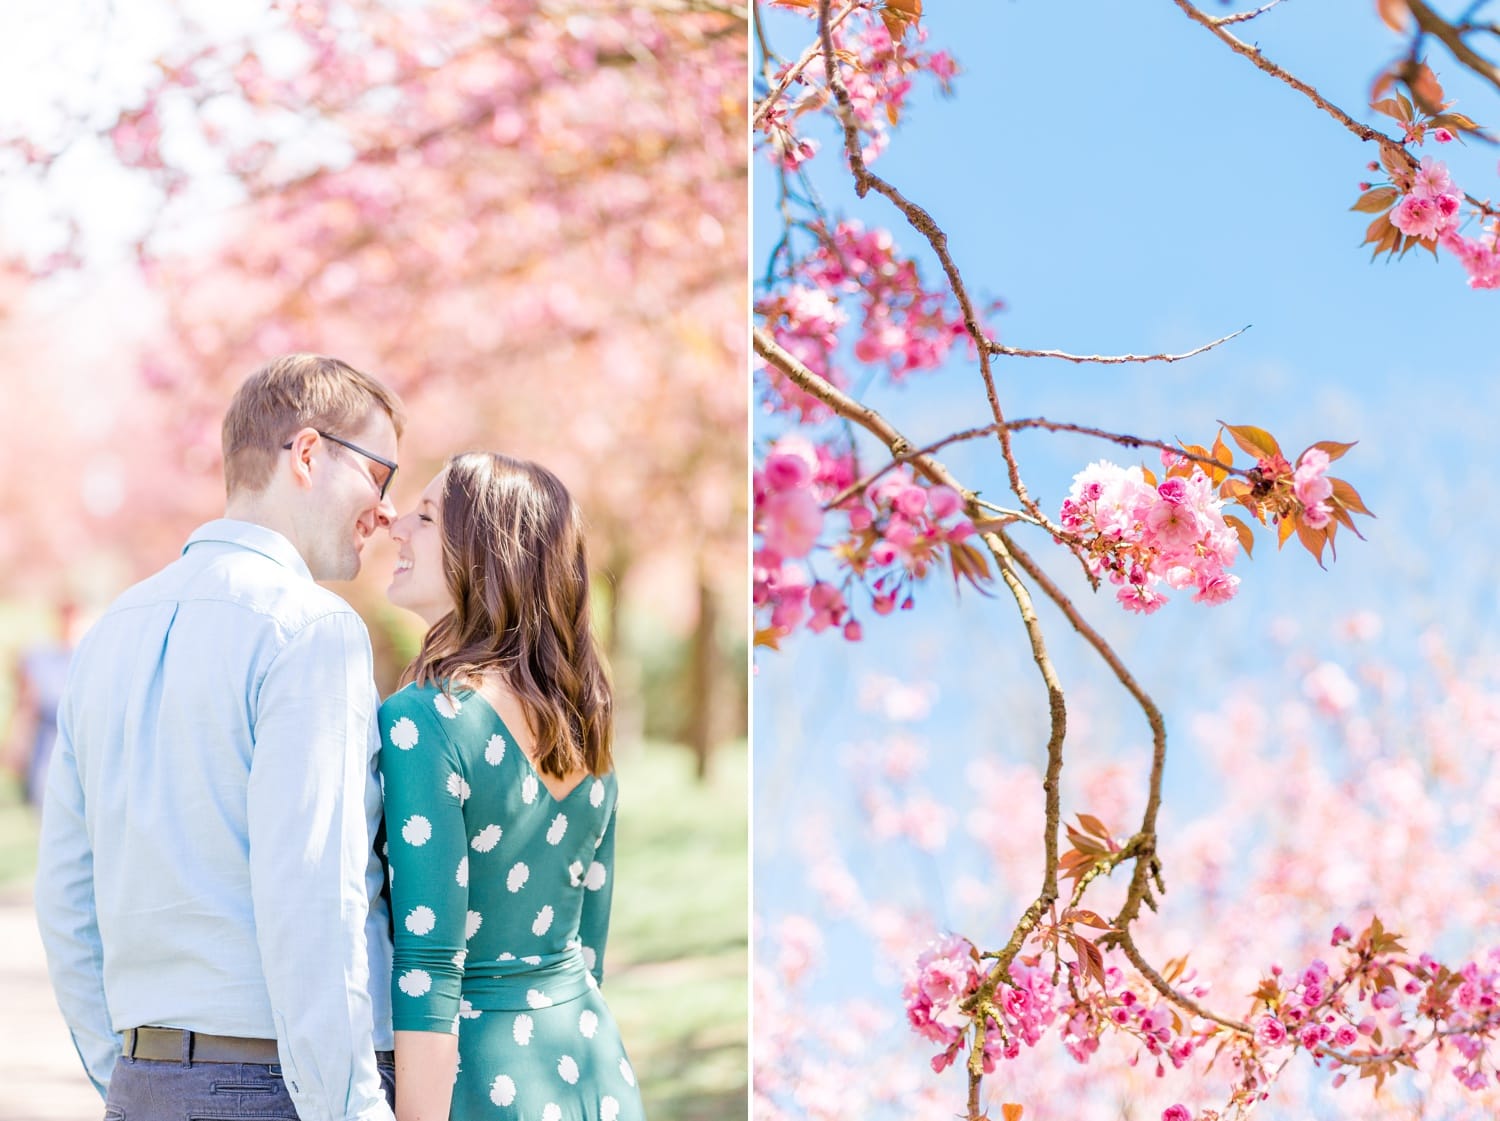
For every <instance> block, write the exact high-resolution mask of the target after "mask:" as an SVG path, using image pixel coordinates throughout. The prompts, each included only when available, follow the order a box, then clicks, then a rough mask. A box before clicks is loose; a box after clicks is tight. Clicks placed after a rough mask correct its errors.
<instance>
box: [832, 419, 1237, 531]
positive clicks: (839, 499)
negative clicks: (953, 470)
mask: <svg viewBox="0 0 1500 1121" xmlns="http://www.w3.org/2000/svg"><path fill="white" fill-rule="evenodd" d="M1002 427H1004V428H1008V429H1010V431H1012V432H1019V431H1023V430H1025V429H1028V428H1040V429H1043V430H1045V431H1047V432H1073V433H1076V434H1077V435H1080V436H1093V437H1096V438H1097V439H1100V440H1108V441H1109V442H1110V443H1112V444H1119V445H1120V446H1121V447H1126V448H1158V449H1160V450H1161V451H1164V452H1171V453H1172V454H1173V455H1175V456H1178V457H1180V458H1182V459H1186V460H1189V461H1190V462H1194V463H1201V464H1203V465H1204V466H1206V467H1216V468H1218V469H1220V470H1222V471H1227V472H1229V473H1230V474H1231V475H1240V476H1242V477H1244V478H1249V477H1250V468H1248V467H1235V466H1233V465H1231V464H1227V463H1224V462H1222V461H1221V460H1218V459H1215V458H1214V457H1213V456H1210V455H1199V454H1198V453H1197V452H1191V451H1188V450H1187V449H1186V448H1183V447H1180V446H1178V445H1176V444H1168V443H1165V442H1164V441H1161V440H1151V439H1148V438H1146V437H1144V436H1131V435H1129V434H1127V433H1124V432H1107V431H1105V430H1104V429H1102V428H1092V427H1090V426H1088V425H1086V424H1070V423H1068V422H1066V421H1060V420H1048V419H1047V418H1046V417H1040V416H1038V417H1025V418H1023V419H1021V420H1008V421H1006V422H1005V423H1004V425H999V424H986V425H983V426H982V427H979V428H967V429H965V430H964V431H962V432H954V433H953V434H952V435H949V436H944V437H943V438H942V439H941V440H936V441H934V442H933V443H931V444H928V445H927V446H925V447H921V448H916V449H914V450H912V451H909V452H906V453H905V454H904V455H898V456H894V457H892V459H891V460H890V462H889V463H887V464H886V465H885V466H884V467H881V468H880V469H879V470H878V471H874V472H872V473H870V474H868V475H866V476H864V477H863V478H861V479H859V480H857V481H855V482H853V483H850V484H849V485H848V486H847V487H845V488H844V489H843V490H841V491H839V493H838V494H836V495H834V497H832V498H831V499H829V500H828V501H827V502H825V503H824V504H823V509H825V510H833V509H836V508H837V507H839V506H842V505H843V504H844V503H845V502H847V501H849V499H851V498H853V497H854V496H855V495H856V494H859V493H860V492H861V491H863V490H864V489H865V488H866V487H868V486H870V485H871V484H872V483H875V482H877V481H879V480H880V479H881V478H882V477H883V476H884V475H885V474H886V473H887V472H889V471H893V470H894V469H895V468H897V467H899V466H901V465H902V464H904V463H910V462H911V461H912V460H913V459H916V458H917V457H918V456H923V455H932V454H934V453H935V452H940V451H942V450H943V449H944V448H946V447H948V446H950V445H952V444H961V443H964V442H965V441H968V440H977V439H979V438H981V437H984V436H989V435H992V434H993V433H994V432H995V431H996V430H997V429H999V428H1002ZM1017 517H1018V518H1019V519H1020V520H1022V521H1029V522H1031V523H1032V524H1034V525H1042V523H1041V522H1038V521H1036V519H1034V518H1032V517H1031V516H1030V515H1020V514H1018V515H1017ZM1042 528H1044V529H1048V528H1049V527H1047V526H1044V525H1043V526H1042ZM1065 536H1066V535H1065Z"/></svg>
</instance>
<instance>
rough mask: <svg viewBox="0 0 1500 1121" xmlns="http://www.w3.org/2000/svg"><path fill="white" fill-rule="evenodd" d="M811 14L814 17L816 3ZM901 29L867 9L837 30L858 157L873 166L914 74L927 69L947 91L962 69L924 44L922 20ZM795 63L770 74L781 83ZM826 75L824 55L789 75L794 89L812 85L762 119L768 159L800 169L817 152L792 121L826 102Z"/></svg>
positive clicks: (839, 24)
mask: <svg viewBox="0 0 1500 1121" xmlns="http://www.w3.org/2000/svg"><path fill="white" fill-rule="evenodd" d="M798 6H799V7H806V6H804V5H798ZM806 14H808V15H809V16H811V17H813V18H816V6H812V7H811V9H809V10H807V13H806ZM897 26H898V27H900V28H901V31H900V33H898V34H897V35H892V33H891V25H890V24H888V23H886V22H885V21H884V20H882V19H880V18H878V17H877V15H876V13H875V11H874V10H873V9H866V10H856V11H853V12H850V13H849V15H848V18H847V19H846V20H840V21H835V23H834V25H833V27H832V28H831V35H832V39H833V47H834V51H835V53H836V55H837V56H838V59H839V62H840V68H839V69H840V76H841V77H842V78H843V81H844V88H845V89H846V90H847V91H848V93H849V106H850V110H851V112H850V116H851V119H852V123H853V124H854V127H855V128H856V129H858V130H859V132H860V134H861V135H862V136H863V138H864V139H863V143H862V144H861V145H860V156H861V158H862V159H864V161H865V162H866V163H872V162H873V161H875V160H876V159H878V158H879V157H880V154H881V153H882V152H884V151H885V148H886V145H887V144H888V143H889V141H890V128H891V125H892V124H893V123H894V122H896V121H898V120H899V119H900V117H901V113H902V112H903V111H904V110H905V108H906V102H907V98H908V96H909V95H910V93H911V90H912V83H913V78H914V76H915V75H917V74H920V73H923V72H926V73H928V74H930V75H932V76H933V77H934V78H936V79H937V81H938V83H939V86H940V88H941V89H942V90H944V91H945V92H946V91H948V90H949V89H950V88H951V84H952V81H953V78H954V77H955V76H956V75H957V73H958V65H957V63H955V62H954V60H953V56H952V55H950V54H949V53H948V52H947V51H924V50H922V49H921V48H920V46H919V44H921V43H923V42H925V41H926V39H927V30H926V28H924V27H922V26H920V24H917V25H916V26H915V28H914V29H913V27H912V26H911V25H909V24H906V23H905V21H898V24H897ZM797 65H798V63H793V62H788V63H785V64H783V65H782V66H781V67H779V68H778V69H777V70H776V71H775V72H774V73H773V74H772V75H771V80H772V82H774V83H776V84H780V83H781V82H783V81H785V80H787V78H788V75H791V74H792V72H793V68H794V67H795V66H797ZM809 69H811V70H812V74H811V75H809V73H808V70H809ZM823 72H824V71H823V65H822V62H821V60H818V61H815V62H813V63H812V65H811V67H805V68H804V69H803V70H802V71H800V72H798V73H796V74H795V75H794V76H793V77H792V79H791V85H792V86H793V87H812V88H809V89H807V92H805V93H802V94H800V95H796V96H791V97H789V98H788V103H787V104H784V105H783V104H777V105H775V106H772V107H770V108H769V109H768V110H767V112H766V113H765V114H764V115H763V116H762V117H761V121H760V128H761V132H762V133H763V134H764V137H765V145H764V146H765V152H766V157H767V158H768V159H769V160H770V161H771V162H772V163H773V164H775V165H776V166H778V167H781V168H782V169H784V170H786V171H796V170H797V169H798V168H800V167H801V166H802V165H803V164H804V163H806V162H807V161H808V160H810V159H812V158H813V157H814V156H815V155H817V153H818V150H819V148H820V145H819V143H818V141H816V140H814V139H811V138H809V137H805V136H801V135H798V133H797V131H796V129H795V128H794V125H793V122H794V120H795V119H796V118H797V117H798V116H800V115H801V114H802V113H803V112H805V111H807V110H808V109H812V108H816V107H817V106H818V105H819V104H820V103H821V99H822V98H823V97H824V96H825V94H824V92H823V90H822V88H821V82H819V81H818V79H820V78H821V76H822V74H823Z"/></svg>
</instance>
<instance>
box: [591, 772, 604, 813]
mask: <svg viewBox="0 0 1500 1121" xmlns="http://www.w3.org/2000/svg"><path fill="white" fill-rule="evenodd" d="M589 805H591V806H593V807H594V808H595V809H596V810H597V809H598V808H599V807H600V806H602V805H604V784H603V783H602V782H600V781H599V780H598V779H595V780H594V785H593V786H591V787H589Z"/></svg>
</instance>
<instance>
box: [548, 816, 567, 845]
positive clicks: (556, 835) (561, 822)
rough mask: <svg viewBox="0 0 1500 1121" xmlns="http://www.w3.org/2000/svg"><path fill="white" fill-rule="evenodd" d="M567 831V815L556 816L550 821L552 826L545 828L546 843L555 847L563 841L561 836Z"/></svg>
mask: <svg viewBox="0 0 1500 1121" xmlns="http://www.w3.org/2000/svg"><path fill="white" fill-rule="evenodd" d="M567 831H568V815H567V814H558V815H557V816H556V817H554V818H553V819H552V824H551V825H549V826H548V827H547V843H548V844H549V845H555V844H557V842H558V841H560V840H562V839H563V834H564V833H566V832H567Z"/></svg>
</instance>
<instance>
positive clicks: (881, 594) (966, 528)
mask: <svg viewBox="0 0 1500 1121" xmlns="http://www.w3.org/2000/svg"><path fill="white" fill-rule="evenodd" d="M753 482H754V499H755V511H754V530H755V533H756V535H757V537H758V538H759V540H758V542H757V547H756V550H755V556H754V564H753V572H752V583H753V588H752V594H753V598H754V603H755V610H756V615H757V638H758V640H759V641H761V642H763V643H775V642H778V641H779V640H780V639H782V638H784V637H786V636H787V635H789V634H791V633H792V632H793V631H794V630H796V629H797V628H798V627H799V626H804V625H805V626H806V627H807V629H808V630H810V631H812V632H814V633H819V632H821V631H825V630H828V629H830V628H833V627H838V628H840V629H841V630H842V632H843V635H844V637H845V638H846V639H849V640H850V641H857V640H858V639H859V638H861V637H862V633H863V631H862V627H861V625H860V623H859V621H858V620H857V619H856V618H855V617H854V615H853V612H852V610H851V608H850V605H849V603H848V600H847V590H848V588H849V587H850V586H851V585H852V584H853V583H854V582H856V581H858V582H860V583H862V584H863V585H864V587H865V589H866V591H867V592H868V594H869V599H870V607H871V610H873V611H874V612H875V614H877V615H889V614H890V613H891V612H893V611H895V610H896V609H897V608H901V609H903V610H907V609H910V608H911V606H912V603H913V600H912V585H913V584H914V583H915V581H917V580H920V579H922V578H923V577H925V576H926V575H927V573H928V572H929V570H930V569H931V567H932V565H933V564H934V563H935V562H936V561H937V560H938V559H939V557H940V556H941V555H942V554H943V553H944V552H945V551H947V550H953V549H966V548H967V546H964V545H963V542H964V541H965V539H966V538H968V537H969V536H971V535H972V534H973V532H974V526H973V523H972V522H970V521H969V520H968V518H966V517H965V516H963V513H962V507H963V500H962V498H960V496H959V495H958V493H957V492H956V491H954V490H952V489H951V488H949V487H943V486H928V485H924V484H921V483H918V482H917V481H916V479H915V478H914V477H913V475H912V473H911V470H910V468H906V467H900V468H896V469H894V470H892V471H889V472H887V473H886V474H885V475H883V476H882V477H881V478H879V479H877V480H876V481H875V482H873V483H871V484H870V485H869V486H867V487H865V488H864V490H863V492H856V493H853V494H850V495H849V496H848V497H847V498H844V499H842V501H840V503H839V507H838V509H839V514H840V515H841V516H842V518H843V519H844V526H843V529H844V533H843V536H842V539H841V540H840V541H839V542H838V543H837V544H836V545H835V546H833V547H832V550H831V551H832V553H833V558H834V562H835V564H836V565H837V566H838V567H839V568H840V570H841V572H842V580H841V583H840V584H834V583H832V582H830V581H828V580H823V579H818V578H816V577H814V576H813V575H812V574H811V571H810V568H809V562H808V558H809V556H810V555H811V554H812V553H813V551H814V549H815V547H817V545H818V542H819V540H820V539H821V538H822V536H823V534H824V531H825V528H826V521H827V517H828V511H827V510H826V507H827V506H828V504H829V503H831V502H833V501H834V500H836V499H838V498H839V496H840V495H841V494H843V493H844V492H845V491H847V490H848V489H849V488H850V486H851V485H852V484H853V482H854V461H853V457H852V456H851V455H849V454H847V453H839V452H835V451H834V450H832V449H830V448H829V447H827V446H826V445H815V444H814V443H812V441H810V440H808V439H807V438H806V437H805V436H802V435H801V434H800V433H795V432H793V433H789V434H787V435H785V436H783V437H781V438H780V439H779V440H777V441H776V443H775V444H774V445H772V447H771V450H770V453H769V454H768V455H767V456H766V459H765V462H764V464H763V465H762V466H761V467H760V468H759V469H758V470H757V471H756V472H755V475H754V480H753Z"/></svg>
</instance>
